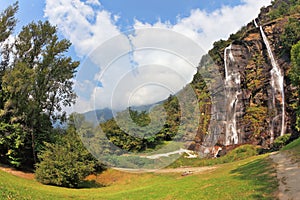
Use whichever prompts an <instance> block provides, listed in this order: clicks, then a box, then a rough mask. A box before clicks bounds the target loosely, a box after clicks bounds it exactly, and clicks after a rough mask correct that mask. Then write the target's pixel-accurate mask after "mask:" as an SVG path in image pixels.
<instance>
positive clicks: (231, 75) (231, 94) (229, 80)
mask: <svg viewBox="0 0 300 200" xmlns="http://www.w3.org/2000/svg"><path fill="white" fill-rule="evenodd" d="M231 48H232V45H229V46H228V47H226V48H225V50H224V67H225V88H226V100H227V104H226V133H225V138H226V139H225V145H230V144H238V142H239V138H238V131H237V123H236V108H237V103H238V95H239V94H240V91H239V88H240V82H241V80H240V74H239V72H236V71H234V70H233V69H232V68H231V69H229V68H228V66H231V65H232V63H234V62H235V60H234V56H233V54H232V50H231ZM228 52H229V53H228ZM227 57H229V60H228V59H227ZM230 64H231V65H230Z"/></svg>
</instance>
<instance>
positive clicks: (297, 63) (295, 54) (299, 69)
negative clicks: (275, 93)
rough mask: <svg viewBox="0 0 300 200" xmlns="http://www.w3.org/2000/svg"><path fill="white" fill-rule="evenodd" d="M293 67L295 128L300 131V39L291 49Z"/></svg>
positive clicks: (291, 75) (291, 72)
mask: <svg viewBox="0 0 300 200" xmlns="http://www.w3.org/2000/svg"><path fill="white" fill-rule="evenodd" d="M291 60H292V69H291V71H290V78H291V81H292V84H293V86H294V87H296V91H295V93H294V96H295V102H294V103H293V105H292V106H293V108H294V110H295V117H296V126H295V128H296V129H297V130H298V131H299V132H300V99H299V96H300V41H298V43H297V44H295V45H294V46H293V48H292V50H291Z"/></svg>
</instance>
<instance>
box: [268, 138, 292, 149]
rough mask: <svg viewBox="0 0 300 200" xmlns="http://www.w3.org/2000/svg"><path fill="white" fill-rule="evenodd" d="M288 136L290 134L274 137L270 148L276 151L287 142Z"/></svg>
mask: <svg viewBox="0 0 300 200" xmlns="http://www.w3.org/2000/svg"><path fill="white" fill-rule="evenodd" d="M290 137H291V134H285V135H283V136H280V137H278V138H276V139H275V140H274V143H273V145H272V150H274V151H278V150H279V149H281V148H282V147H284V146H285V145H287V144H288V143H289V140H290Z"/></svg>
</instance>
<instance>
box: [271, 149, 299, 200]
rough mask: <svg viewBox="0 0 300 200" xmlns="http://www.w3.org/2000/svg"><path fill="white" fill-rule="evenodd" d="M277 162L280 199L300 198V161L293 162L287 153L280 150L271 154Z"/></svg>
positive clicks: (292, 199)
mask: <svg viewBox="0 0 300 200" xmlns="http://www.w3.org/2000/svg"><path fill="white" fill-rule="evenodd" d="M270 157H271V158H272V159H273V161H274V162H275V163H276V164H277V166H276V170H277V178H278V180H279V194H278V197H279V199H280V200H297V199H300V163H298V162H293V161H292V160H291V158H290V156H289V155H288V154H287V153H284V152H279V153H275V154H272V155H271V156H270Z"/></svg>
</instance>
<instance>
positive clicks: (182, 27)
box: [134, 0, 271, 51]
mask: <svg viewBox="0 0 300 200" xmlns="http://www.w3.org/2000/svg"><path fill="white" fill-rule="evenodd" d="M243 2H244V4H243V5H238V6H234V7H228V6H223V7H222V8H220V9H217V10H215V11H214V12H210V13H208V12H206V11H203V10H200V9H195V10H191V12H190V16H188V17H185V18H179V19H178V21H177V23H176V24H174V25H171V24H170V23H169V22H166V23H162V22H161V21H158V22H157V23H155V24H152V25H151V24H149V23H142V22H141V21H139V20H135V24H134V27H135V29H139V28H145V27H147V28H149V27H157V28H169V29H171V30H173V31H176V32H178V33H181V34H183V35H185V36H187V37H189V38H191V39H192V40H194V41H195V42H197V43H198V44H199V45H201V46H202V47H203V48H204V49H205V50H206V51H207V50H209V49H210V48H212V44H213V42H214V41H216V40H219V39H227V38H228V36H229V35H230V34H231V33H234V32H236V31H237V30H239V29H240V28H241V26H243V25H246V23H248V22H250V21H251V20H252V19H254V18H255V17H256V16H257V15H258V13H259V11H260V8H261V7H262V6H266V5H269V4H270V2H271V0H260V1H257V0H243Z"/></svg>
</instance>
